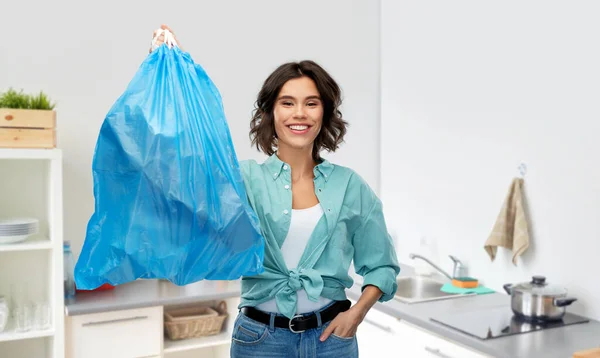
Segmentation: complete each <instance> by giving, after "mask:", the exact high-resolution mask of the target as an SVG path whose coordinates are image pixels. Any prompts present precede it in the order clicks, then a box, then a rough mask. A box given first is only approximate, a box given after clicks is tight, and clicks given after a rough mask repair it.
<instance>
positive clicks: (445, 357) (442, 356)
mask: <svg viewBox="0 0 600 358" xmlns="http://www.w3.org/2000/svg"><path fill="white" fill-rule="evenodd" d="M425 350H426V351H427V352H429V353H431V354H433V355H434V356H436V357H440V358H452V357H450V356H448V355H445V354H444V353H442V352H440V350H439V349H438V348H431V347H425Z"/></svg>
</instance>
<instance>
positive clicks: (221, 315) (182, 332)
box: [164, 301, 228, 340]
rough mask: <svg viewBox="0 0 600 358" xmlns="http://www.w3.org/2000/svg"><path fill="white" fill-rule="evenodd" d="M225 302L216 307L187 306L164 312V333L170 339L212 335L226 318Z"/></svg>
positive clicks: (218, 329) (217, 332) (219, 329)
mask: <svg viewBox="0 0 600 358" xmlns="http://www.w3.org/2000/svg"><path fill="white" fill-rule="evenodd" d="M227 316H228V314H227V303H225V301H221V302H220V303H219V305H218V306H217V307H214V308H211V307H189V308H182V309H178V310H173V311H169V312H165V319H164V325H165V333H166V334H167V336H168V337H169V339H171V340H179V339H186V338H195V337H203V336H212V335H215V334H219V333H221V330H222V329H223V324H224V323H225V320H226V319H227Z"/></svg>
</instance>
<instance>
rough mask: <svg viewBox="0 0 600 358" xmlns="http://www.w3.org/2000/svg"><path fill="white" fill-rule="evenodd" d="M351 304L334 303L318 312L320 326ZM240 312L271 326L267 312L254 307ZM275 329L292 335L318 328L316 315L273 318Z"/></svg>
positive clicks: (344, 302)
mask: <svg viewBox="0 0 600 358" xmlns="http://www.w3.org/2000/svg"><path fill="white" fill-rule="evenodd" d="M351 305H352V303H351V302H350V301H349V300H345V301H336V302H335V303H334V304H332V305H331V306H329V307H327V308H326V309H324V310H323V311H321V312H320V315H321V324H325V323H326V322H329V321H331V320H332V319H334V318H335V316H337V315H338V314H339V313H341V312H345V311H347V310H348V309H349V308H350V306H351ZM241 312H242V313H243V314H244V315H245V316H246V317H248V318H250V319H253V320H255V321H258V322H260V323H263V324H266V325H267V326H268V325H270V324H271V315H270V314H269V313H267V312H264V311H261V310H258V309H256V308H254V307H243V308H242V309H241ZM274 324H275V327H277V328H287V329H289V330H290V331H292V332H294V333H301V332H304V331H306V330H307V329H312V328H317V327H318V326H319V324H318V321H317V315H316V314H315V313H312V314H310V315H306V316H305V315H296V316H294V317H293V318H292V319H288V318H287V317H284V316H275V322H274Z"/></svg>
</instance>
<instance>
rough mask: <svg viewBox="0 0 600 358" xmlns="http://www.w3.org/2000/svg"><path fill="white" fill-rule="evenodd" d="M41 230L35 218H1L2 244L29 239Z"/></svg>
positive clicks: (0, 237)
mask: <svg viewBox="0 0 600 358" xmlns="http://www.w3.org/2000/svg"><path fill="white" fill-rule="evenodd" d="M38 231H39V220H38V219H35V218H11V219H0V244H12V243H15V242H21V241H24V240H25V239H27V238H28V237H29V236H30V235H34V234H37V233H38Z"/></svg>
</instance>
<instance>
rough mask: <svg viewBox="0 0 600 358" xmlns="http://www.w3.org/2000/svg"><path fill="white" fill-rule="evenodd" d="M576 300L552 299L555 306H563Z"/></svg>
mask: <svg viewBox="0 0 600 358" xmlns="http://www.w3.org/2000/svg"><path fill="white" fill-rule="evenodd" d="M575 301H577V299H576V298H555V299H554V305H555V306H556V307H564V306H568V305H570V304H571V303H573V302H575Z"/></svg>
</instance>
